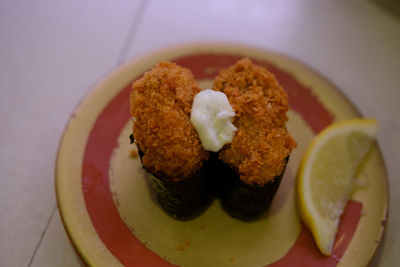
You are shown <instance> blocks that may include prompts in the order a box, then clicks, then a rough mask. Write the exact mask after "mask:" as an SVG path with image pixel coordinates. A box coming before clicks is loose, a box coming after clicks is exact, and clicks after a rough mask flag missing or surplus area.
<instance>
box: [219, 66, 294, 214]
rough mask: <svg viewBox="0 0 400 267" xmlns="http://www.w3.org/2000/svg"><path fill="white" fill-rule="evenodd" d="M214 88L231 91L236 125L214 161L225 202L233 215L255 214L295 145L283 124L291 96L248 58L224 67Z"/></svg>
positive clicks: (270, 196)
mask: <svg viewBox="0 0 400 267" xmlns="http://www.w3.org/2000/svg"><path fill="white" fill-rule="evenodd" d="M213 89H214V90H216V91H220V92H223V93H225V94H226V96H227V97H228V99H229V103H230V105H231V106H232V107H233V109H234V111H235V117H234V119H233V125H234V126H235V127H236V128H237V131H236V132H235V134H234V137H233V139H232V142H231V143H230V144H227V145H225V146H224V147H223V148H222V149H221V151H219V155H218V159H216V161H218V163H215V162H214V163H213V164H214V165H216V164H217V165H218V166H219V167H218V169H219V176H220V178H219V181H220V198H221V203H222V206H223V208H224V209H225V210H226V211H227V212H228V213H229V214H230V215H232V216H233V217H236V218H239V219H242V220H252V219H255V218H257V217H258V216H259V215H260V214H262V213H263V212H264V211H266V210H267V209H268V208H269V206H270V205H271V202H272V199H273V197H274V195H275V193H276V191H277V190H278V188H279V184H280V182H281V179H282V176H283V173H284V170H285V167H286V164H287V161H288V158H289V155H290V152H291V150H292V149H293V148H295V147H296V145H297V144H296V142H295V141H294V140H293V138H292V137H291V136H290V134H289V133H288V132H287V129H286V126H285V124H286V121H287V120H288V118H287V116H286V113H287V111H288V109H289V107H288V96H287V94H286V92H285V91H284V90H283V88H282V87H281V86H280V85H279V83H278V82H277V80H276V79H275V77H274V75H273V74H271V73H270V72H268V71H267V70H266V69H265V68H263V67H261V66H258V65H255V64H253V63H252V62H251V61H250V60H249V59H242V60H239V61H238V62H237V63H236V64H235V65H233V66H231V67H229V68H228V69H225V70H222V71H221V72H220V73H219V75H218V76H217V77H216V78H215V80H214V85H213Z"/></svg>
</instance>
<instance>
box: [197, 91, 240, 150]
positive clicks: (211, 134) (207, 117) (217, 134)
mask: <svg viewBox="0 0 400 267" xmlns="http://www.w3.org/2000/svg"><path fill="white" fill-rule="evenodd" d="M234 116H235V112H234V111H233V109H232V107H231V105H229V101H228V98H227V97H226V95H225V94H224V93H222V92H217V91H214V90H211V89H206V90H203V91H201V92H200V93H198V94H197V95H196V96H195V97H194V100H193V105H192V112H191V114H190V122H191V123H192V124H193V126H194V127H195V128H196V131H197V133H198V135H199V137H200V141H201V144H202V146H203V147H204V149H206V150H210V151H213V152H217V151H219V150H220V149H221V148H222V147H223V146H224V145H225V144H229V143H231V142H232V139H233V135H234V133H235V131H236V130H237V129H236V127H235V126H233V124H232V119H233V117H234Z"/></svg>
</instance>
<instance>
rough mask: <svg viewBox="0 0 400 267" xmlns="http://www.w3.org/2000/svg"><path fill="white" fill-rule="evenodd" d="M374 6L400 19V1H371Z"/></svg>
mask: <svg viewBox="0 0 400 267" xmlns="http://www.w3.org/2000/svg"><path fill="white" fill-rule="evenodd" d="M371 2H373V3H374V4H376V5H377V6H379V7H380V8H382V9H384V10H385V11H387V12H388V13H390V14H392V15H393V16H395V17H396V18H397V19H400V1H399V0H371Z"/></svg>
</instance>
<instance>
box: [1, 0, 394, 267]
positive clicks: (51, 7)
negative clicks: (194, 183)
mask: <svg viewBox="0 0 400 267" xmlns="http://www.w3.org/2000/svg"><path fill="white" fill-rule="evenodd" d="M198 41H223V42H239V43H242V44H249V45H256V46H260V47H265V48H268V49H273V50H276V51H279V52H281V53H285V54H287V55H289V56H291V57H294V58H296V59H298V60H300V61H302V62H304V63H305V64H307V65H309V66H311V67H312V68H314V69H316V70H318V71H319V72H320V73H321V74H323V75H324V76H326V77H327V78H328V79H330V80H331V81H333V82H334V83H335V84H336V85H337V86H338V87H339V88H341V90H342V91H343V93H344V94H345V95H346V96H347V97H348V98H350V100H351V101H352V102H353V103H354V104H355V105H356V106H357V107H358V109H359V110H360V111H361V112H362V114H363V115H364V116H366V117H375V118H377V119H378V121H379V123H380V132H379V135H378V142H379V145H380V147H381V149H382V152H383V156H384V159H385V162H386V166H387V171H388V176H389V183H390V211H389V222H388V224H387V229H386V235H385V238H384V242H383V247H382V250H381V253H380V257H379V258H377V259H376V260H375V262H374V265H377V266H398V265H399V264H400V260H398V253H399V252H400V212H399V208H398V206H399V205H400V179H399V178H398V176H399V173H400V161H399V156H400V154H399V151H400V142H399V141H398V136H399V134H400V120H399V119H398V116H399V115H400V108H399V104H398V102H399V100H400V5H399V1H397V2H396V0H395V1H389V0H387V1H385V0H376V1H367V0H353V1H347V0H339V1H318V0H315V1H305V0H286V1H282V0H269V1H261V0H245V1H241V0H233V1H218V0H215V1H213V0H205V1H204V0H203V1H178V0H173V1H155V0H152V1H144V0H142V1H127V0H126V1H122V0H120V1H112V0H101V1H89V0H70V1H50V0H48V1H46V0H36V1H28V0H2V1H0V90H1V96H0V129H1V130H0V266H80V265H81V263H80V262H79V259H78V257H77V256H76V255H75V252H74V250H73V249H72V246H71V244H70V243H69V241H68V238H67V236H66V234H65V232H64V229H63V226H62V224H61V221H60V217H59V213H58V211H57V207H56V199H55V193H54V163H55V158H56V154H57V147H58V142H59V140H60V138H61V135H62V132H63V129H64V127H65V125H66V123H67V122H68V119H69V116H70V114H71V113H72V111H73V110H74V108H75V107H76V105H77V104H78V102H79V100H80V99H81V98H82V97H83V96H84V95H85V94H86V93H87V92H88V90H90V88H91V87H92V85H93V84H95V83H96V81H98V80H99V79H100V78H101V77H103V76H104V75H105V74H107V73H108V72H109V71H110V70H112V69H114V68H116V67H117V66H118V65H119V64H121V63H123V62H126V61H128V60H130V59H132V58H134V57H136V56H138V55H140V54H143V53H146V52H149V51H152V50H154V49H159V48H162V47H166V46H168V45H172V44H182V43H187V42H190V43H192V42H198Z"/></svg>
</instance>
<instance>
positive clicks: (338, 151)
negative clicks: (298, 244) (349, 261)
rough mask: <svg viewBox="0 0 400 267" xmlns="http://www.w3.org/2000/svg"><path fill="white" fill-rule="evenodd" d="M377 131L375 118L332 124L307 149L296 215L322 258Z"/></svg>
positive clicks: (331, 244)
mask: <svg viewBox="0 0 400 267" xmlns="http://www.w3.org/2000/svg"><path fill="white" fill-rule="evenodd" d="M377 130H378V123H377V121H376V120H375V119H351V120H347V121H341V122H337V123H334V124H332V125H331V126H329V127H327V128H326V129H324V130H323V131H322V132H320V133H319V134H318V135H317V137H316V138H315V139H314V140H313V141H312V142H311V144H310V145H309V146H308V148H307V151H306V153H305V155H304V157H303V159H302V162H301V165H300V169H299V172H298V175H297V181H296V190H297V205H298V209H299V212H300V216H301V218H302V220H303V222H304V223H305V225H306V226H307V227H308V229H309V230H310V231H311V233H312V234H313V237H314V240H315V242H316V244H317V246H318V248H319V250H320V251H321V253H322V254H324V255H331V253H332V247H333V243H334V240H335V236H336V232H337V229H338V225H339V220H340V216H341V215H342V213H343V211H344V208H345V207H346V203H347V201H348V200H349V198H350V197H351V194H352V193H353V191H354V188H355V184H356V175H357V173H358V172H359V170H360V168H361V166H362V163H363V161H364V159H365V158H366V155H367V153H368V151H369V150H370V147H371V145H372V144H373V140H374V138H375V136H376V133H377Z"/></svg>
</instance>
